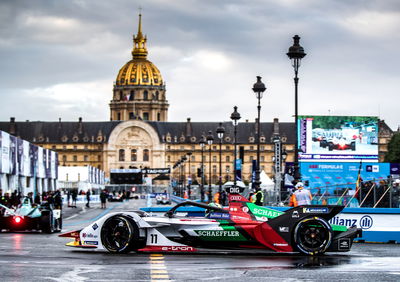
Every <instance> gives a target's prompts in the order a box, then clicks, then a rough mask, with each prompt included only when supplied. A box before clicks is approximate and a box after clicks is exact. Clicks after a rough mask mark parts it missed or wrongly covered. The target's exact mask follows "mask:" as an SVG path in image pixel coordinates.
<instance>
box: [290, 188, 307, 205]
mask: <svg viewBox="0 0 400 282" xmlns="http://www.w3.org/2000/svg"><path fill="white" fill-rule="evenodd" d="M295 188H296V191H294V193H293V194H292V196H291V197H290V202H289V206H291V207H297V206H304V205H310V204H311V200H312V196H311V192H310V191H309V190H308V189H305V188H304V184H303V183H302V182H298V183H297V184H296V186H295Z"/></svg>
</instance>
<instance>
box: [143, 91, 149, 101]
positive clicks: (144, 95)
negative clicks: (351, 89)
mask: <svg viewBox="0 0 400 282" xmlns="http://www.w3.org/2000/svg"><path fill="white" fill-rule="evenodd" d="M148 99H149V92H147V90H145V91H144V92H143V100H148Z"/></svg>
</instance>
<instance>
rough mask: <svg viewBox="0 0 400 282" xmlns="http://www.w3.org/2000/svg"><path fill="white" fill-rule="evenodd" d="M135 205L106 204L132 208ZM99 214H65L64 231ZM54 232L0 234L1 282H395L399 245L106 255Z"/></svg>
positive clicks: (399, 263) (398, 274) (74, 211)
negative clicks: (317, 251) (306, 251)
mask: <svg viewBox="0 0 400 282" xmlns="http://www.w3.org/2000/svg"><path fill="white" fill-rule="evenodd" d="M143 205H144V202H143V201H141V200H131V201H129V202H124V203H110V204H109V208H112V211H118V210H124V209H137V208H138V207H139V206H143ZM108 211H110V210H107V211H104V210H101V209H99V208H98V205H95V206H94V207H93V208H91V209H85V210H82V209H81V208H77V209H70V208H65V209H64V226H65V228H64V229H65V230H72V229H75V228H81V227H83V226H85V225H86V224H89V223H90V222H92V221H93V219H95V218H96V217H98V216H99V215H101V214H102V213H105V212H108ZM68 241H69V239H68V238H59V237H58V236H57V234H51V235H48V234H41V233H32V232H28V233H0V281H171V280H174V281H196V280H204V281H209V280H212V281H277V280H280V281H333V280H340V281H346V280H356V281H400V244H397V245H396V244H355V245H354V246H353V249H352V251H351V252H349V253H344V254H343V253H342V254H328V255H323V256H320V257H309V256H300V255H282V254H255V253H254V252H219V253H207V252H206V253H202V254H135V253H130V254H126V255H111V254H108V253H105V252H96V251H91V250H79V249H74V248H70V247H66V246H64V245H65V243H67V242H68Z"/></svg>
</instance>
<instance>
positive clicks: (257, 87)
mask: <svg viewBox="0 0 400 282" xmlns="http://www.w3.org/2000/svg"><path fill="white" fill-rule="evenodd" d="M265 90H266V88H265V85H264V83H262V81H261V76H257V82H256V83H254V85H253V91H254V93H255V94H256V97H257V100H258V106H257V169H256V178H255V181H254V184H255V189H256V191H258V190H259V189H260V184H261V181H260V131H261V127H260V124H261V123H260V111H261V104H260V101H261V98H262V97H263V93H264V91H265Z"/></svg>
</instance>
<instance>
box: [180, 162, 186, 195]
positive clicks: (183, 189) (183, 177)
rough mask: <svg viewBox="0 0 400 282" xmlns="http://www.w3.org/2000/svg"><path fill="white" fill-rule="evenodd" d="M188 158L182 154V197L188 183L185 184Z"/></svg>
mask: <svg viewBox="0 0 400 282" xmlns="http://www.w3.org/2000/svg"><path fill="white" fill-rule="evenodd" d="M186 160H187V158H186V156H182V157H181V172H182V186H181V192H180V194H181V195H180V197H182V196H183V194H184V191H185V186H186V184H185V178H186V176H185V162H186Z"/></svg>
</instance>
